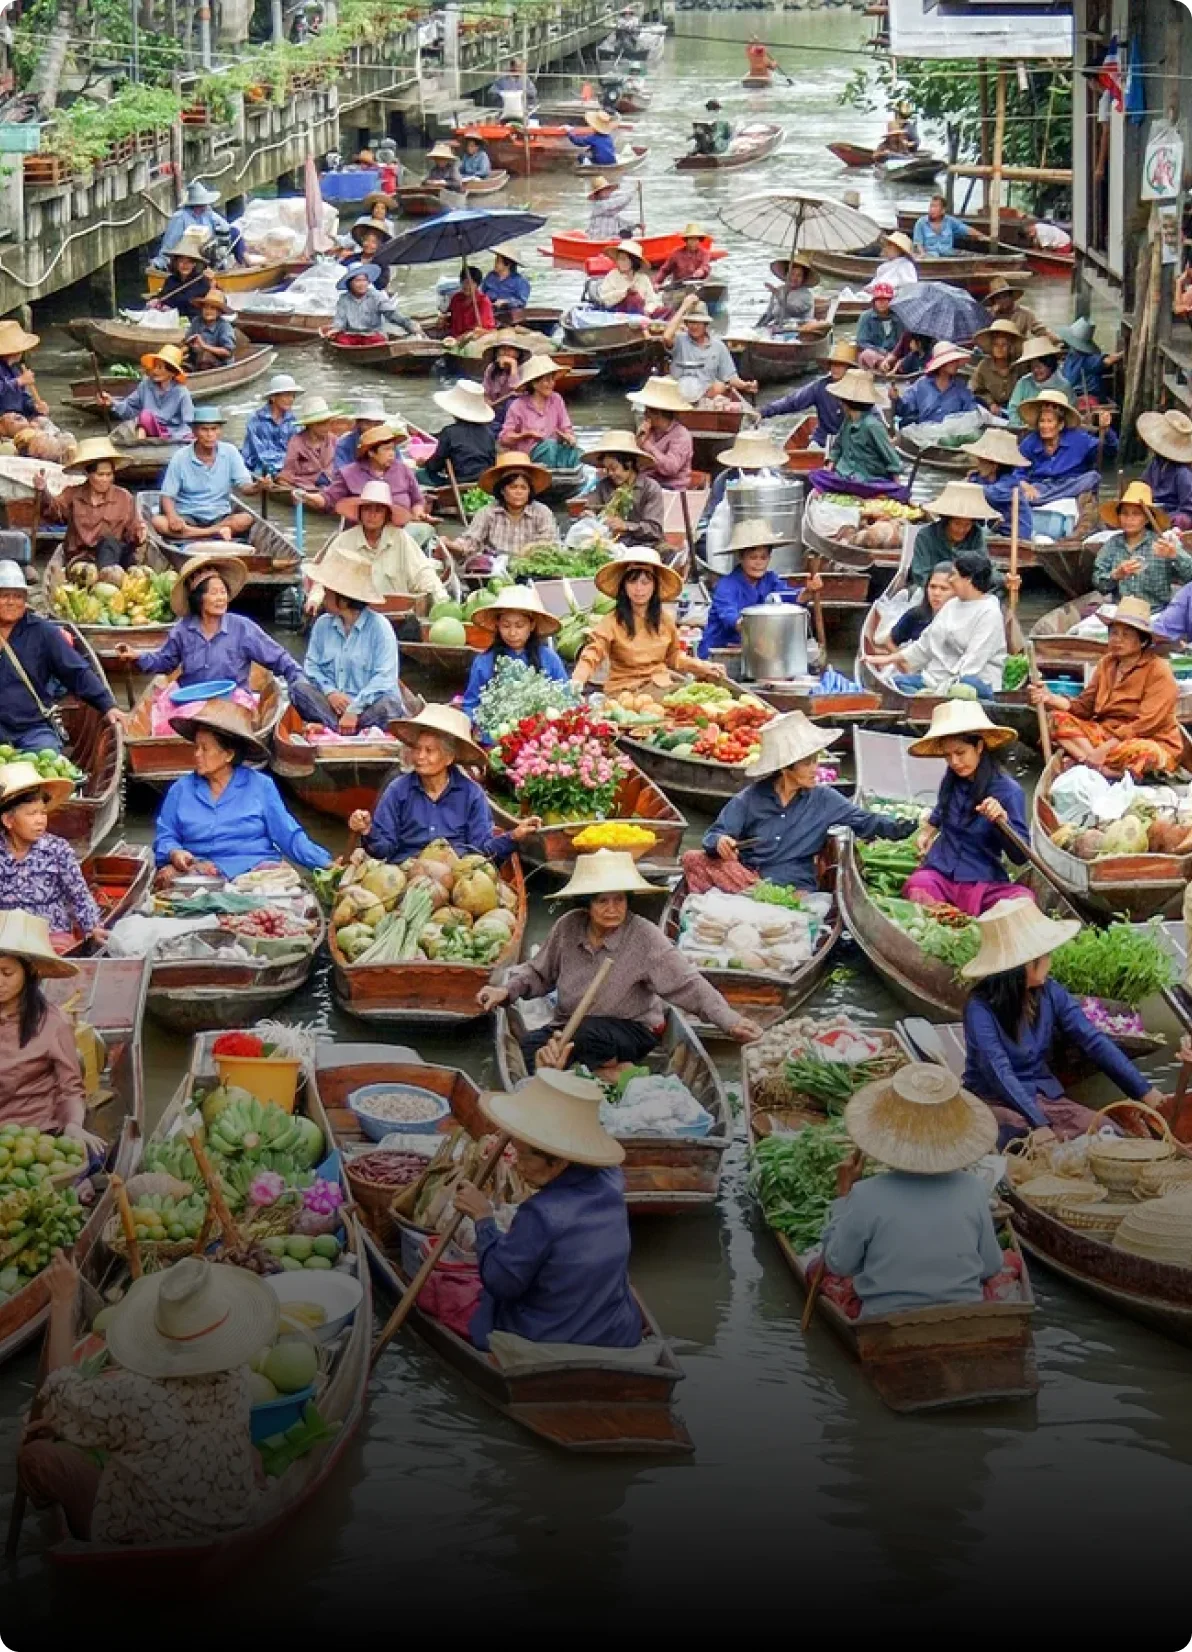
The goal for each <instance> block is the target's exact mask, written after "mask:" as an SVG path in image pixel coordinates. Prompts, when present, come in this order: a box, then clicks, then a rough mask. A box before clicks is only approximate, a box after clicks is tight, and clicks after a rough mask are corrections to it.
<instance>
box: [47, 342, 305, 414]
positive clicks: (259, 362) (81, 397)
mask: <svg viewBox="0 0 1192 1652" xmlns="http://www.w3.org/2000/svg"><path fill="white" fill-rule="evenodd" d="M158 348H160V346H158ZM276 360H277V351H276V350H270V349H269V348H268V347H267V346H266V345H263V344H252V343H250V342H249V341H248V339H240V340H239V341H238V342H237V345H236V353H235V355H234V356H233V357H232V359H231V361H227V362H224V363H223V365H222V366H220V367H205V368H203V369H201V370H200V371H199V372H196V373H188V374H187V376H186V388H187V389H188V390H189V391H190V394H191V399H192V400H194V401H197V402H201V401H206V400H208V399H209V398H210V397H211V396H222V395H226V394H227V392H228V391H229V390H240V389H242V388H243V387H244V385H246V384H253V383H254V382H255V381H256V380H257V379H259V378H262V377H263V376H264V375H265V374H266V373H268V372H269V370H270V369H271V368H272V366H273V364H274V362H275V361H276ZM136 383H137V381H136V380H135V379H129V378H123V377H120V376H119V375H114V374H106V375H105V376H103V377H101V378H100V380H99V385H98V388H99V390H103V391H105V392H106V393H107V394H108V395H109V396H111V397H113V398H114V399H115V400H120V399H121V398H122V397H124V396H126V395H128V394H129V393H130V392H131V391H132V390H133V389H135V387H136ZM66 402H67V405H68V406H70V407H72V408H75V409H76V410H77V411H78V412H80V413H91V414H94V415H95V417H96V418H100V419H102V418H105V417H107V416H108V413H107V409H106V408H104V407H103V406H102V405H101V403H100V401H99V397H98V394H97V389H96V382H95V379H94V377H91V378H88V379H76V380H75V381H74V383H72V385H71V387H70V392H69V394H68V395H67V397H66Z"/></svg>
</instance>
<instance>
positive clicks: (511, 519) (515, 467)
mask: <svg viewBox="0 0 1192 1652" xmlns="http://www.w3.org/2000/svg"><path fill="white" fill-rule="evenodd" d="M550 480H551V478H550V471H549V470H544V469H543V467H542V466H541V465H535V464H531V463H530V461H529V460H528V459H526V458H525V457H524V456H523V455H522V454H520V453H501V454H498V456H497V462H496V464H495V465H491V466H490V467H489V469H488V470H486V471H485V472H484V474H483V475H482V476H481V477H480V480H479V484H478V485H479V486H480V487H482V488H483V489H484V491H485V492H486V493H491V494H492V496H493V502H492V504H491V505H485V506H484V508H483V509H482V510H479V511H477V512H476V515H475V516H474V517H473V518H472V520H471V522H470V523H469V524H468V526H467V527H466V528H465V529H464V531H463V533H461V534H460V535H459V537H458V538H457V539H449V540H448V541H447V548H448V550H450V551H451V552H452V553H453V554H454V555H456V556H461V557H463V558H465V560H467V559H470V558H471V557H474V556H486V557H498V556H517V555H518V554H519V553H520V552H521V551H524V550H527V549H528V548H529V547H530V546H531V545H539V544H542V543H547V544H557V543H558V540H559V527H558V523H557V522H556V521H555V515H554V512H553V511H552V510H551V508H550V506H549V505H543V504H541V503H540V502H539V500H538V498H537V495H538V494H540V493H545V492H546V490H547V488H549V487H550Z"/></svg>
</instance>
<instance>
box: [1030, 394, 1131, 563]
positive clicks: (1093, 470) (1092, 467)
mask: <svg viewBox="0 0 1192 1652" xmlns="http://www.w3.org/2000/svg"><path fill="white" fill-rule="evenodd" d="M1020 412H1021V414H1022V417H1023V420H1024V422H1025V423H1026V424H1027V425H1028V426H1029V434H1028V435H1026V436H1024V437H1023V438H1022V439H1021V441H1020V442H1019V446H1020V447H1021V449H1022V453H1023V457H1024V458H1025V459H1026V462H1027V473H1026V481H1025V483H1024V485H1023V490H1022V491H1023V493H1024V495H1025V496H1026V498H1027V499H1028V500H1029V502H1030V504H1031V506H1032V508H1033V511H1034V517H1035V532H1036V533H1042V534H1047V535H1048V537H1049V538H1051V539H1061V538H1063V536H1064V535H1065V533H1068V532H1070V531H1071V529H1070V525H1069V523H1070V518H1069V516H1068V515H1067V514H1066V513H1065V512H1062V511H1059V510H1055V509H1048V508H1047V507H1048V506H1050V505H1052V504H1053V503H1055V504H1058V502H1059V501H1060V500H1064V499H1074V498H1079V497H1080V495H1081V494H1084V493H1092V494H1096V493H1097V492H1098V491H1099V490H1100V487H1101V465H1102V463H1103V461H1104V460H1105V459H1112V458H1113V456H1114V454H1115V453H1116V452H1117V449H1118V439H1117V432H1116V431H1115V430H1114V429H1113V414H1112V413H1110V411H1109V409H1108V408H1106V409H1104V410H1103V411H1102V412H1100V413H1098V414H1096V415H1095V417H1096V420H1097V425H1098V429H1099V434H1098V435H1094V434H1093V432H1092V431H1091V430H1084V429H1082V428H1081V423H1080V414H1079V413H1078V412H1077V411H1076V409H1075V408H1074V407H1073V406H1072V403H1071V402H1070V401H1068V400H1066V398H1065V397H1063V396H1061V395H1060V394H1059V393H1058V392H1057V391H1055V390H1043V391H1041V392H1040V393H1039V395H1037V396H1035V397H1033V398H1032V399H1031V400H1030V401H1025V402H1023V403H1022V406H1021V408H1020Z"/></svg>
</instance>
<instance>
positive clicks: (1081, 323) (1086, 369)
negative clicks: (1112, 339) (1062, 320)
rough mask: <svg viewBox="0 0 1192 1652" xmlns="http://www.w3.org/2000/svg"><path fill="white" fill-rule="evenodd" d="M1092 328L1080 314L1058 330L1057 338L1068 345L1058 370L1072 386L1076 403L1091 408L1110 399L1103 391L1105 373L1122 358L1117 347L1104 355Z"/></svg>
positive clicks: (1091, 324) (1104, 390)
mask: <svg viewBox="0 0 1192 1652" xmlns="http://www.w3.org/2000/svg"><path fill="white" fill-rule="evenodd" d="M1095 333H1096V329H1095V327H1094V326H1093V323H1092V322H1091V321H1090V320H1089V319H1088V317H1087V316H1080V317H1078V318H1077V320H1075V321H1074V322H1072V324H1071V325H1070V326H1068V327H1061V328H1059V329H1058V332H1057V337H1058V338H1059V339H1060V341H1061V342H1062V343H1064V344H1066V345H1067V346H1068V353H1067V355H1066V356H1065V357H1064V359H1063V361H1062V362H1061V364H1060V372H1061V373H1062V375H1063V376H1064V378H1065V379H1066V380H1067V381H1068V383H1069V384H1070V385H1071V386H1072V394H1073V396H1074V397H1075V399H1076V405H1077V406H1078V407H1081V408H1087V407H1095V406H1097V404H1098V403H1100V402H1104V401H1109V400H1111V399H1112V398H1111V397H1110V396H1108V395H1107V394H1106V388H1105V375H1106V373H1107V372H1108V371H1110V370H1111V369H1112V368H1114V367H1116V366H1117V364H1118V362H1119V361H1121V359H1122V354H1123V352H1122V351H1121V350H1117V351H1114V352H1113V353H1112V354H1111V355H1106V354H1104V352H1102V351H1101V350H1098V348H1097V345H1096V342H1095V336H1094V335H1095Z"/></svg>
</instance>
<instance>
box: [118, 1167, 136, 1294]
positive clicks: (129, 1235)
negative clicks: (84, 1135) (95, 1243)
mask: <svg viewBox="0 0 1192 1652" xmlns="http://www.w3.org/2000/svg"><path fill="white" fill-rule="evenodd" d="M111 1186H112V1191H113V1192H114V1193H115V1195H116V1209H117V1210H118V1211H119V1213H120V1226H121V1227H122V1228H123V1230H124V1243H125V1244H126V1245H127V1246H128V1271H129V1273H130V1274H131V1275H132V1277H133V1278H134V1279H139V1278H140V1277H141V1272H142V1269H141V1250H140V1246H139V1245H138V1244H137V1228H136V1223H135V1222H134V1221H133V1219H132V1206H131V1205H130V1204H129V1202H128V1189H127V1188H126V1187H125V1185H124V1178H123V1176H113V1177H112V1182H111Z"/></svg>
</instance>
